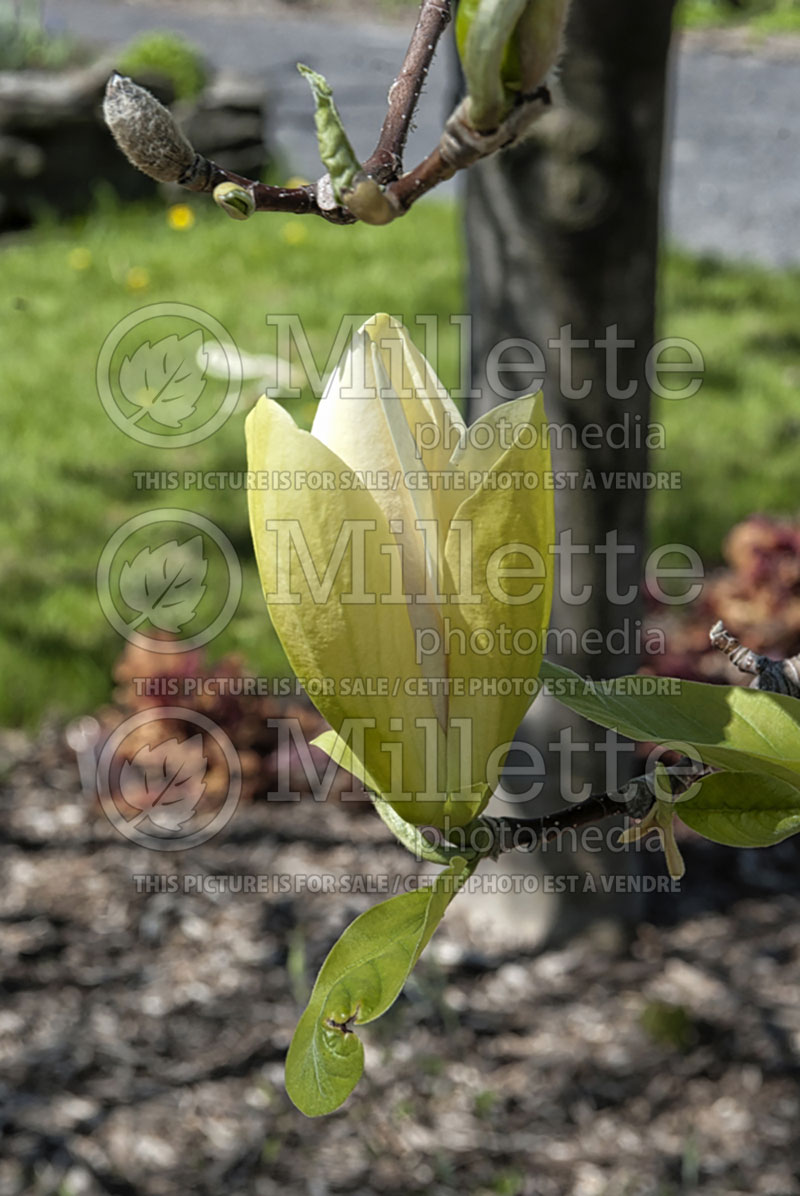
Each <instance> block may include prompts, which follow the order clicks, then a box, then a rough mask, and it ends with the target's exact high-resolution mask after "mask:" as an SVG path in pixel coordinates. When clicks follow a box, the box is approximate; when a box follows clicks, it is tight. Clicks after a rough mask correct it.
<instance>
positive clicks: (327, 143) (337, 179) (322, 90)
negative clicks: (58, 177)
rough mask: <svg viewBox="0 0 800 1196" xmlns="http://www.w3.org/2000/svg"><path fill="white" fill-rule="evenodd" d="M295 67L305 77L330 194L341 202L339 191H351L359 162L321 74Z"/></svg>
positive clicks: (359, 169)
mask: <svg viewBox="0 0 800 1196" xmlns="http://www.w3.org/2000/svg"><path fill="white" fill-rule="evenodd" d="M297 69H298V71H299V72H300V74H301V75H302V76H303V78H304V79H307V80H308V84H309V86H310V88H311V92H312V95H313V96H314V103H315V105H316V108H315V111H314V123H315V124H316V126H317V143H318V145H319V156H320V158H321V159H322V162H323V165H324V167H325V169H326V170H327V172H328V174H329V175H330V176H331V186H332V188H333V195H334V198H335V200H336V202H337V203H342V202H343V198H342V197H343V193H344V192H345V191H352V189H353V187H354V186H355V183H356V175H357V174H359V173H360V171H361V163H360V162H359V160H358V158H357V157H356V153H355V150H354V149H353V147H352V145H351V144H350V140H349V138H348V136H347V134H346V133H345V131H344V125H343V124H342V118H341V116H340V115H339V113H338V111H337V108H336V105H335V104H334V102H333V92H332V91H331V87H330V84H329V83H328V81H327V79H326V78H325V77H324V76H323V75H318V74H317V72H316V71H312V70H311V68H310V67H308V66H303V64H302V63H301V62H298V64H297Z"/></svg>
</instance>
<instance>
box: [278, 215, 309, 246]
mask: <svg viewBox="0 0 800 1196" xmlns="http://www.w3.org/2000/svg"><path fill="white" fill-rule="evenodd" d="M281 236H282V237H283V239H284V241H285V242H286V244H287V245H302V244H303V242H304V241H307V240H308V227H307V225H305V224H303V222H302V220H289V221H288V222H287V223H286V224H284V226H283V228H282V229H281Z"/></svg>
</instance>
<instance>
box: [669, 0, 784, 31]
mask: <svg viewBox="0 0 800 1196" xmlns="http://www.w3.org/2000/svg"><path fill="white" fill-rule="evenodd" d="M677 20H678V22H679V24H681V25H684V26H685V27H687V28H689V29H708V28H717V27H720V26H730V25H746V26H747V27H748V28H750V29H753V30H754V31H756V32H758V33H794V32H797V31H798V30H800V0H744V3H743V4H742V6H741V7H738V6H736V5H733V4H730V3H728V2H727V0H682V3H681V4H680V5H679V7H678V10H677Z"/></svg>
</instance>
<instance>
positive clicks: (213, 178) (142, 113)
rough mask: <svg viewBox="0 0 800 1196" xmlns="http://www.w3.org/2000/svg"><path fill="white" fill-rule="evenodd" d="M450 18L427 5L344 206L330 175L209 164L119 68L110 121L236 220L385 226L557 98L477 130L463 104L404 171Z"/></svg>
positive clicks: (138, 152)
mask: <svg viewBox="0 0 800 1196" xmlns="http://www.w3.org/2000/svg"><path fill="white" fill-rule="evenodd" d="M449 20H450V0H422V5H421V8H420V12H419V17H418V19H417V24H416V26H415V28H414V32H413V34H412V37H411V41H410V44H409V47H408V51H407V53H406V57H405V60H404V62H403V66H402V68H401V71H400V74H399V75H398V76H397V78H396V79H395V81H394V83H393V84H392V87H391V88H390V90H389V107H388V111H387V113H386V117H385V119H384V122H383V126H382V128H381V132H380V137H379V139H378V144H377V146H376V148H375V151H374V153H373V154H372V155H371V157H370V158H369V159H368V160H367V162H366V163H365V164H364V167H363V170H362V171H361V172H360V179H361V184H360V185H359V186H356V187H354V188H353V189H352V191H350V193H349V195H348V193H344V194H343V195H342V196H340V198H341V199H343V202H341V203H340V202H338V201H337V199H336V198H335V197H334V194H333V187H332V184H331V180H330V177H329V175H327V174H326V175H323V177H322V178H321V179H319V180H318V181H317V182H316V183H309V184H307V185H305V186H302V187H275V186H271V185H269V184H267V183H260V182H257V181H256V180H255V179H249V178H246V177H244V176H243V175H240V174H236V173H234V171H231V170H227V169H226V168H225V167H224V166H220V165H219V164H218V163H216V162H211V161H209V160H208V159H207V158H204V157H203V156H202V155H201V154H198V153H196V151H195V150H194V147H193V146H192V145H191V144H190V143H189V141H188V140H187V138H186V136H185V134H184V133H183V132H182V130H181V129H180V127H179V126H178V124H177V123H176V121H175V119H174V117H173V116H172V113H171V112H170V111H169V110H168V109H167V108H165V107H164V106H163V104H161V103H159V101H158V100H156V99H155V97H154V96H152V95H151V94H150V93H149V92H148V91H146V90H145V89H144V88H142V87H139V86H138V84H136V83H134V82H133V80H131V79H127V78H125V77H123V76H122V75H120V74H118V73H117V72H114V73H113V74H112V76H111V78H110V79H109V81H108V86H107V88H106V96H105V101H104V105H103V110H104V113H105V118H106V122H107V124H108V126H109V128H110V129H111V132H112V133H113V135H114V137H115V139H116V141H117V143H118V145H119V146H120V149H122V151H123V153H124V154H125V155H126V156H127V158H128V159H129V161H130V162H132V163H133V165H134V166H136V167H138V169H139V170H142V171H143V172H144V173H145V174H147V175H149V176H150V177H151V178H155V179H158V180H159V181H161V182H170V183H177V184H178V185H179V186H181V187H185V188H186V189H187V190H189V191H195V192H203V193H210V194H213V195H214V198H215V199H216V201H217V203H219V205H220V207H222V208H223V209H224V210H225V211H226V212H228V214H229V215H231V216H234V217H236V218H237V219H246V218H247V216H249V215H250V214H251V213H253V212H291V213H292V214H294V215H298V216H303V215H314V216H321V217H322V218H323V219H324V220H327V221H329V222H330V223H331V224H353V223H355V221H356V220H358V219H361V220H364V221H367V222H368V223H372V224H385V223H388V222H389V221H390V220H392V219H394V217H395V216H401V215H403V214H404V213H405V212H407V211H408V209H409V208H410V207H411V206H412V204H414V203H415V202H416V200H418V199H419V198H420V197H421V196H422V195H425V194H426V193H427V192H428V191H430V190H432V188H434V187H436V186H438V185H439V183H442V182H444V181H445V180H446V179H449V178H451V177H452V176H453V175H454V174H455V173H456V172H457V171H459V170H463V169H465V168H466V167H468V166H471V165H472V164H473V163H474V162H477V161H478V160H479V159H480V158H485V157H488V156H489V155H490V154H494V153H496V152H497V151H498V150H499V149H502V148H503V147H504V146H506V145H511V144H512V143H513V142H514V141H516V140H518V139H519V138H520V137H521V136H523V135H524V134H525V132H526V131H527V130H528V128H529V126H530V125H531V124H532V123H533V121H535V120H537V119H538V117H540V116H541V115H542V114H543V113H544V112H546V111H547V109H548V107H549V106H550V102H551V101H550V93H549V91H548V89H547V87H546V86H544V85H543V86H540V87H538V88H537V89H536V90H535V91H534V92H533V93H532V94H531V95H524V96H520V97H519V99H518V101H517V103H516V104H515V105H514V106H513V107H512V109H511V111H510V112H509V113H508V114H507V116H506V117H505V118H504V119H503V121H502V123H501V124H500V125H499V126H498V127H497V128H496V129H492V130H488V131H478V130H476V129H475V128H473V126H472V123H471V120H470V106H469V100H465V101H463V102H462V103H461V104H459V106H458V107H457V108H456V110H455V112H453V113H452V115H451V116H450V118H449V120H448V121H447V124H446V126H445V130H444V132H443V134H442V137H441V140H440V142H439V144H438V146H436V148H435V149H434V150H433V151H432V152H431V153H430V154H428V156H427V157H426V158H424V159H423V161H422V162H420V163H419V164H418V165H417V166H416V167H415V168H414V169H413V170H411V171H409V172H408V173H407V174H404V175H400V171H401V169H402V165H403V151H404V149H405V144H406V139H407V137H408V132H409V129H410V128H411V123H412V120H413V117H414V112H415V110H416V106H417V102H418V100H419V97H420V95H421V93H422V89H423V87H424V84H425V80H426V78H427V74H428V71H429V69H430V64H431V61H432V59H433V56H434V53H435V51H436V46H437V43H438V41H439V38H440V37H441V35H442V32H443V31H444V29H445V28H446V27H447V24H448V22H449ZM370 188H371V190H370ZM378 201H379V202H378Z"/></svg>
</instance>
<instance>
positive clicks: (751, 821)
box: [676, 772, 800, 847]
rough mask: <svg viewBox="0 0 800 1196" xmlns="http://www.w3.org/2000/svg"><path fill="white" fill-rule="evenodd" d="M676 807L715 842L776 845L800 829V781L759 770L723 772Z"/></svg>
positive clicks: (738, 844) (755, 845)
mask: <svg viewBox="0 0 800 1196" xmlns="http://www.w3.org/2000/svg"><path fill="white" fill-rule="evenodd" d="M676 813H677V814H678V817H679V818H680V819H681V821H683V822H685V823H686V825H687V826H689V827H691V828H692V830H693V831H697V833H698V834H699V835H703V836H704V838H706V839H711V841H712V842H713V843H724V844H726V845H727V846H728V847H772V846H774V844H775V843H780V842H781V841H782V840H783V839H788V838H789V836H790V835H795V834H797V832H798V831H800V787H796V786H794V785H790V784H788V783H787V782H786V781H781V780H778V778H777V777H765V776H762V775H759V774H757V773H750V772H717V773H714V774H713V775H712V776H710V777H707V778H706V779H705V780H704V781H702V782H701V785H700V792H699V793H698V794H697V796H696V797H693V798H692V800H691V801H687V802H685V803H683V804H681V805H679V806H677V807H676Z"/></svg>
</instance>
